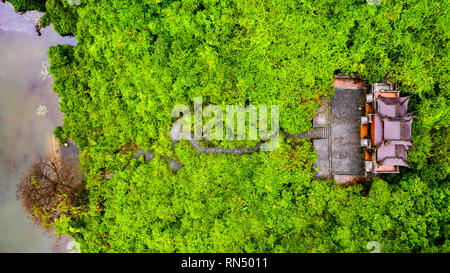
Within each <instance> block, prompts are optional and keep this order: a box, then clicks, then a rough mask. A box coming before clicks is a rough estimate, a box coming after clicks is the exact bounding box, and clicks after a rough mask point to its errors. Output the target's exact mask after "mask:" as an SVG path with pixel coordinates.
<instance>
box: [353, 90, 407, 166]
mask: <svg viewBox="0 0 450 273" xmlns="http://www.w3.org/2000/svg"><path fill="white" fill-rule="evenodd" d="M408 102H409V97H400V96H399V92H398V91H396V90H394V88H393V86H392V85H391V84H388V83H375V84H373V85H372V87H371V92H369V93H368V94H367V95H366V109H365V110H366V115H365V116H363V117H362V118H361V146H362V147H363V148H364V149H365V171H366V173H374V174H377V173H398V172H399V167H400V166H404V167H408V166H409V165H408V159H407V151H408V150H410V149H411V147H412V142H411V124H412V121H413V118H414V116H413V115H412V114H411V113H408Z"/></svg>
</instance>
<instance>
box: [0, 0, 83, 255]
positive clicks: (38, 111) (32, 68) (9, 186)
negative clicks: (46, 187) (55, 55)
mask: <svg viewBox="0 0 450 273" xmlns="http://www.w3.org/2000/svg"><path fill="white" fill-rule="evenodd" d="M40 16H42V13H39V12H27V13H25V14H23V15H20V14H18V13H15V12H14V9H13V8H12V7H11V5H10V4H9V3H1V4H0V252H64V251H67V250H66V248H65V247H66V246H65V245H62V244H63V243H64V244H67V242H68V241H67V238H66V239H63V240H62V241H61V240H57V239H56V237H54V236H53V235H50V234H48V233H46V232H45V231H43V230H42V229H40V228H38V227H37V226H36V225H34V224H33V223H32V222H31V221H30V219H28V218H27V216H26V213H25V211H24V210H23V209H22V208H21V206H20V203H19V201H18V200H17V199H16V188H17V184H18V182H19V178H20V175H21V173H22V171H23V170H24V168H25V167H26V166H27V164H29V163H30V161H31V160H32V159H33V158H34V157H35V156H36V155H37V154H39V153H45V152H47V151H49V149H50V146H51V145H50V144H49V139H51V135H52V133H53V129H54V128H55V127H56V126H60V125H61V124H62V114H61V112H60V111H59V108H58V101H59V98H58V97H57V96H56V95H55V94H54V93H53V91H52V78H51V76H50V75H49V74H48V69H47V68H48V56H47V51H48V48H49V47H50V46H52V45H56V44H72V45H76V40H75V38H73V37H61V36H59V35H58V34H57V33H56V32H55V31H54V30H53V27H52V26H49V27H46V28H44V29H43V30H41V32H42V35H41V36H38V35H37V34H36V32H35V28H34V25H35V21H36V19H37V18H39V17H40Z"/></svg>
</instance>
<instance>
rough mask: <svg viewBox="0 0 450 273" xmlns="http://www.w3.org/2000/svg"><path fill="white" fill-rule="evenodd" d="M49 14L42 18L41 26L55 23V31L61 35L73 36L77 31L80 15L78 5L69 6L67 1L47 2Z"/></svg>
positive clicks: (48, 0) (54, 0) (55, 0)
mask: <svg viewBox="0 0 450 273" xmlns="http://www.w3.org/2000/svg"><path fill="white" fill-rule="evenodd" d="M45 7H46V9H47V12H46V13H45V15H44V16H43V17H42V18H41V24H42V25H43V26H47V25H49V24H50V23H53V26H54V28H55V30H56V31H57V32H58V33H59V34H61V35H73V34H74V33H75V30H76V25H77V20H78V14H77V11H76V10H77V8H78V6H76V5H69V4H68V1H67V0H47V2H46V3H45Z"/></svg>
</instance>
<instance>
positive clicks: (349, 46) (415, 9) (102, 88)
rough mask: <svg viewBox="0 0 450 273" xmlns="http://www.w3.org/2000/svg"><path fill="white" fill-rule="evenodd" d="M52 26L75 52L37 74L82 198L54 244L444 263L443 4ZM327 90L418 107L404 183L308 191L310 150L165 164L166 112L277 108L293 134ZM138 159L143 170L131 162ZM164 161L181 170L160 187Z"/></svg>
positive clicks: (132, 10)
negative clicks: (58, 119) (55, 110)
mask: <svg viewBox="0 0 450 273" xmlns="http://www.w3.org/2000/svg"><path fill="white" fill-rule="evenodd" d="M11 2H13V3H14V2H20V1H11ZM25 2H26V1H25ZM30 2H31V1H30ZM33 8H35V7H34V6H33ZM46 10H47V14H49V15H48V16H47V15H46V16H47V17H48V19H49V20H50V21H51V22H53V23H54V25H55V27H56V29H57V30H58V31H60V33H61V34H73V35H75V37H76V38H77V40H78V45H77V46H76V47H72V46H56V47H52V48H51V49H50V51H49V56H50V62H51V68H50V69H51V73H52V75H53V76H54V77H55V79H56V80H55V82H54V87H53V88H54V91H55V92H56V93H57V94H58V96H60V97H61V103H60V108H61V111H62V112H64V114H65V115H64V127H63V129H62V130H61V129H59V130H58V134H59V135H64V136H66V137H67V136H68V137H70V138H71V139H72V140H74V141H75V142H76V143H77V144H78V145H79V147H80V148H81V155H80V159H81V164H82V167H83V170H84V173H85V175H86V180H87V195H88V203H87V204H86V205H85V209H84V213H82V214H80V215H79V216H77V217H76V218H71V219H65V218H64V219H63V218H62V219H60V220H59V221H58V223H57V227H58V229H59V231H61V232H65V233H67V234H70V235H72V236H74V237H75V238H76V240H77V241H78V242H79V243H80V244H81V248H82V250H83V251H87V252H119V251H126V252H132V251H138V252H188V251H192V252H226V251H231V252H266V251H267V252H367V251H368V250H367V249H366V246H367V243H368V242H370V241H378V242H379V243H380V245H381V251H382V252H449V251H450V241H449V234H448V233H449V200H448V195H449V174H450V157H449V143H450V137H449V131H450V128H449V118H448V117H449V116H450V105H449V103H450V95H449V90H450V86H449V73H448V69H449V67H450V63H449V51H448V50H449V44H448V39H449V26H450V22H449V16H448V14H449V3H448V1H434V0H422V1H417V0H413V1H384V0H382V1H381V5H368V4H367V3H366V1H364V0H359V1H357V0H353V1H337V0H336V1H334V0H321V1H313V0H311V1H306V0H304V1H301V0H298V1H285V0H284V1H281V0H278V1H277V0H275V1H237V0H236V1H218V0H209V1H206V0H205V1H203V0H185V1H162V0H141V1H137V0H130V1H113V0H110V1H107V0H103V1H94V0H82V1H81V5H76V6H73V5H67V2H66V1H64V0H48V1H47V3H46ZM336 72H342V73H347V74H349V73H358V74H359V75H361V76H362V77H363V78H364V79H365V80H366V81H367V82H369V83H374V82H377V81H382V80H384V79H386V78H389V79H391V80H392V81H393V82H396V83H398V85H399V89H400V90H401V92H402V94H405V95H406V94H411V95H413V96H412V99H411V101H412V102H411V106H410V108H412V110H414V111H415V115H416V119H415V122H414V125H413V142H414V145H415V146H414V150H413V151H411V152H409V159H410V164H411V168H409V169H402V171H401V174H400V175H395V176H385V177H382V179H376V180H375V181H374V182H373V183H372V184H371V185H370V188H368V187H367V185H366V186H363V185H357V186H352V187H348V188H343V187H337V186H335V184H334V182H332V181H317V180H314V178H313V177H314V167H313V165H312V162H313V161H314V160H315V158H316V155H315V152H314V150H313V147H312V144H311V142H310V141H306V140H292V139H285V138H283V137H281V140H280V147H279V149H278V150H276V151H273V152H260V153H254V154H250V155H241V156H235V155H226V154H219V155H218V154H199V153H197V152H196V151H195V150H194V149H193V148H192V146H190V145H189V143H188V142H186V141H183V142H181V144H180V145H178V146H177V147H176V148H175V149H174V148H173V146H172V142H171V140H170V137H169V136H168V135H167V133H168V132H169V131H170V127H171V125H172V124H173V122H174V120H173V119H172V118H171V109H172V108H173V106H174V105H177V104H185V105H189V106H191V105H192V102H193V100H194V97H199V96H201V97H202V98H203V101H204V102H205V103H206V104H217V105H219V106H222V107H223V106H225V105H227V104H232V105H238V104H240V105H245V104H248V103H250V104H254V105H259V104H262V105H279V106H280V127H281V128H282V129H283V130H285V131H287V132H290V133H299V132H302V131H304V130H306V129H308V128H309V127H310V126H311V119H312V117H313V116H314V114H315V111H316V108H317V106H318V104H319V101H320V99H322V98H324V97H328V96H330V95H331V94H332V93H333V88H332V81H333V75H334V74H335V73H336ZM216 144H217V145H221V146H223V147H236V146H245V145H249V144H248V143H247V144H246V143H240V142H236V141H222V142H220V143H216ZM133 147H134V148H135V147H141V148H142V149H144V150H153V151H155V158H154V159H153V160H152V161H150V162H146V161H145V160H144V158H143V157H141V158H139V159H134V158H133V152H134V148H133ZM166 155H169V156H171V157H173V158H179V159H180V161H181V163H182V164H183V165H184V167H183V168H182V169H181V170H180V171H178V172H177V173H174V172H172V170H171V169H170V167H169V165H168V163H167V160H166V158H165V156H166ZM112 172H114V173H115V175H114V176H113V177H112V179H110V180H108V179H105V176H104V174H105V173H112Z"/></svg>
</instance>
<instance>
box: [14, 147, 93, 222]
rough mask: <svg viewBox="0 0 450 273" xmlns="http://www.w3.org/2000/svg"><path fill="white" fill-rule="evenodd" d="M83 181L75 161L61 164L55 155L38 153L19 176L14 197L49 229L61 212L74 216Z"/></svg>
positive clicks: (33, 217)
mask: <svg viewBox="0 0 450 273" xmlns="http://www.w3.org/2000/svg"><path fill="white" fill-rule="evenodd" d="M83 190H84V183H83V179H82V175H81V172H80V170H79V167H78V164H77V163H76V162H74V161H69V162H64V164H60V162H59V158H57V157H56V156H54V155H45V156H39V157H38V158H37V159H36V160H35V161H34V162H32V164H31V165H30V167H29V168H28V169H26V170H25V171H24V173H23V175H22V177H21V180H20V184H19V186H18V189H17V198H18V199H20V200H21V202H22V205H23V206H24V208H25V209H26V210H27V212H28V213H29V215H30V217H31V218H32V219H33V220H34V221H35V222H36V223H37V224H39V225H41V226H43V227H46V228H48V227H49V226H50V225H51V224H52V223H54V221H55V220H57V219H58V218H59V217H61V216H62V215H63V214H64V215H67V216H73V213H74V211H75V210H73V209H72V208H75V207H77V206H79V205H80V202H81V195H82V192H83Z"/></svg>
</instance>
